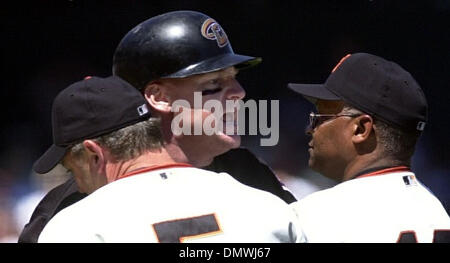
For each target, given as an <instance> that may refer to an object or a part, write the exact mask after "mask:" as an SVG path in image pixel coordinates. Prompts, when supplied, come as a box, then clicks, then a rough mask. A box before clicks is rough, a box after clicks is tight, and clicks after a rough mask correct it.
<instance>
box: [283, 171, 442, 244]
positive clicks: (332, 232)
mask: <svg viewBox="0 0 450 263" xmlns="http://www.w3.org/2000/svg"><path fill="white" fill-rule="evenodd" d="M291 205H292V206H293V208H294V210H295V211H296V213H297V216H298V218H299V226H298V227H297V229H298V230H299V231H300V234H301V235H304V238H306V241H307V242H351V243H354V242H383V243H385V242H399V241H400V240H402V241H405V238H408V239H409V240H411V239H412V240H414V238H415V239H416V241H417V242H433V239H434V237H435V235H439V234H445V233H442V232H443V231H449V230H450V218H449V216H448V214H447V212H446V211H445V209H444V208H443V206H442V204H441V203H440V201H439V200H438V199H437V198H436V197H435V196H434V195H433V194H432V193H431V192H430V191H429V190H428V189H427V188H425V187H424V186H423V185H422V184H421V183H420V182H418V181H417V179H416V178H415V175H414V174H413V173H412V172H410V171H409V170H408V169H407V168H406V167H397V168H390V169H384V170H381V171H378V172H374V173H370V174H366V175H363V176H360V177H358V178H356V179H352V180H349V181H345V182H343V183H340V184H338V185H337V186H335V187H332V188H330V189H327V190H322V191H319V192H316V193H313V194H311V195H309V196H307V197H305V198H304V199H301V200H299V201H297V202H295V203H293V204H291ZM435 231H437V232H436V233H435ZM439 232H440V233H439ZM446 233H447V234H448V232H446Z"/></svg>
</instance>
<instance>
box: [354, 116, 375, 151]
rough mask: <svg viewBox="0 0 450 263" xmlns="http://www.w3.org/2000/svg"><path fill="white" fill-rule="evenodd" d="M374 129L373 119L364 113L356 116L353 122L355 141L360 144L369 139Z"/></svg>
mask: <svg viewBox="0 0 450 263" xmlns="http://www.w3.org/2000/svg"><path fill="white" fill-rule="evenodd" d="M372 131H373V119H372V117H371V116H370V115H367V114H364V115H361V116H358V117H356V118H355V121H354V122H353V136H352V141H353V143H356V144H359V143H362V142H365V141H368V140H369V139H370V137H371V134H372Z"/></svg>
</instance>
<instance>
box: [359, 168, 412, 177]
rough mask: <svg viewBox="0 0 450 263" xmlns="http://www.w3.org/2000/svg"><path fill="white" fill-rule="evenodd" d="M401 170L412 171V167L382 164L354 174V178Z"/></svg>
mask: <svg viewBox="0 0 450 263" xmlns="http://www.w3.org/2000/svg"><path fill="white" fill-rule="evenodd" d="M399 172H411V169H410V168H409V167H408V166H394V167H392V166H382V167H374V168H370V169H366V170H363V171H361V172H359V173H357V174H356V175H355V176H353V179H356V178H364V177H370V176H377V175H383V174H390V173H399Z"/></svg>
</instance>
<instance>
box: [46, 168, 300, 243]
mask: <svg viewBox="0 0 450 263" xmlns="http://www.w3.org/2000/svg"><path fill="white" fill-rule="evenodd" d="M177 166H179V167H174V166H172V167H169V168H168V167H166V168H165V169H162V168H163V167H159V168H158V169H157V170H155V169H154V168H152V169H151V170H150V169H149V170H146V171H139V172H137V173H136V174H132V176H127V177H125V178H122V179H119V180H117V181H114V182H112V183H110V184H107V185H105V186H103V187H101V188H99V189H98V190H96V191H95V192H93V193H92V194H90V195H89V196H87V197H86V198H84V199H83V200H81V201H79V202H77V203H75V204H73V205H72V206H69V207H67V208H65V209H63V210H62V211H60V212H59V213H58V214H56V215H55V216H54V217H53V218H52V219H51V220H50V221H49V223H48V224H47V225H46V227H45V228H44V230H43V231H42V233H41V235H40V236H39V242H295V241H296V240H295V239H296V236H295V229H294V224H295V222H294V221H295V220H296V216H295V213H294V211H293V210H292V209H291V207H290V206H289V205H287V204H286V203H285V202H284V201H282V200H281V199H280V198H278V197H277V196H275V195H272V194H271V193H268V192H265V191H261V190H258V189H255V188H251V187H248V186H245V185H243V184H241V183H239V182H238V181H236V180H235V179H234V178H233V177H231V176H230V175H228V174H226V173H215V172H210V171H206V170H201V169H197V168H192V167H186V165H184V167H180V166H182V165H177ZM255 176H257V175H255Z"/></svg>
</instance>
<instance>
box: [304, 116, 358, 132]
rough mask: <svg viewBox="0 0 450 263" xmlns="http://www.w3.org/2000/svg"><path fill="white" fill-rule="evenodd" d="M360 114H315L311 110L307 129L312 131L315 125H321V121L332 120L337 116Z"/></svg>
mask: <svg viewBox="0 0 450 263" xmlns="http://www.w3.org/2000/svg"><path fill="white" fill-rule="evenodd" d="M360 115H361V114H357V113H354V114H317V113H314V112H311V113H310V114H309V127H308V129H309V130H310V131H313V130H314V129H315V128H316V127H318V126H319V125H321V124H322V123H324V122H326V121H329V120H332V119H336V118H339V117H352V118H353V117H357V116H360Z"/></svg>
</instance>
